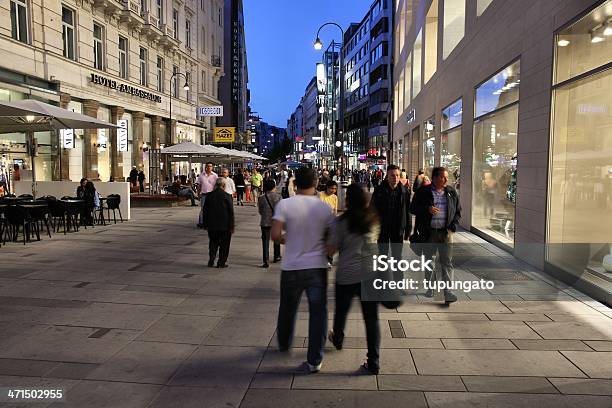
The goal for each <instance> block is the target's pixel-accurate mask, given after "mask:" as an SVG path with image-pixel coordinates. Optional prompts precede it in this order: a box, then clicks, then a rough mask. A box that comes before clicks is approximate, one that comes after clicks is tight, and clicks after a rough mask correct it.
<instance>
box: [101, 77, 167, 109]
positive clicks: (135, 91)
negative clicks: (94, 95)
mask: <svg viewBox="0 0 612 408" xmlns="http://www.w3.org/2000/svg"><path fill="white" fill-rule="evenodd" d="M91 83H92V84H96V85H102V86H105V87H107V88H110V89H115V90H117V92H121V93H125V94H129V95H134V96H138V97H139V98H142V99H148V100H150V101H153V102H157V103H161V101H162V100H161V96H159V95H155V94H153V93H151V92H148V91H145V90H143V89H139V88H135V87H133V86H131V85H127V84H122V83H121V82H117V81H115V80H114V79H110V78H107V77H103V76H102V75H98V74H93V73H92V74H91Z"/></svg>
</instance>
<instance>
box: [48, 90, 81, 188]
mask: <svg viewBox="0 0 612 408" xmlns="http://www.w3.org/2000/svg"><path fill="white" fill-rule="evenodd" d="M70 99H71V97H70V94H67V93H62V94H60V105H59V106H60V108H62V109H68V104H69V103H70ZM75 137H76V136H75ZM58 150H59V162H60V163H59V166H58V167H59V175H58V176H59V178H56V177H55V174H53V180H58V179H59V180H60V181H65V180H70V150H68V149H64V146H63V143H62V139H61V137H60V138H59V140H58ZM53 161H54V162H55V158H54V159H53ZM53 168H54V169H55V166H54V167H53ZM54 173H55V171H54ZM76 181H78V180H76Z"/></svg>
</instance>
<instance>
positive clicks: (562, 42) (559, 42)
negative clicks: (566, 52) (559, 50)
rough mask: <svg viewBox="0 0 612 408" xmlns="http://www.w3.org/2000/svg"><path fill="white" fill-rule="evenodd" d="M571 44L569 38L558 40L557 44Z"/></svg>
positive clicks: (565, 45) (561, 45)
mask: <svg viewBox="0 0 612 408" xmlns="http://www.w3.org/2000/svg"><path fill="white" fill-rule="evenodd" d="M569 44H570V42H569V40H566V39H563V40H559V41H557V45H558V46H559V47H567V46H568V45H569Z"/></svg>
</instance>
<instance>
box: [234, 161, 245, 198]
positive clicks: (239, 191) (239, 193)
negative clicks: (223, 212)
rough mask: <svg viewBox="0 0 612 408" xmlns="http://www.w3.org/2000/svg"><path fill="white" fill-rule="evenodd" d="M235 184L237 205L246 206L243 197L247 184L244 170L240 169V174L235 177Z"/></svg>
mask: <svg viewBox="0 0 612 408" xmlns="http://www.w3.org/2000/svg"><path fill="white" fill-rule="evenodd" d="M234 184H235V185H236V205H242V206H244V202H243V197H244V188H245V183H244V174H243V173H242V169H238V172H237V173H236V174H235V175H234Z"/></svg>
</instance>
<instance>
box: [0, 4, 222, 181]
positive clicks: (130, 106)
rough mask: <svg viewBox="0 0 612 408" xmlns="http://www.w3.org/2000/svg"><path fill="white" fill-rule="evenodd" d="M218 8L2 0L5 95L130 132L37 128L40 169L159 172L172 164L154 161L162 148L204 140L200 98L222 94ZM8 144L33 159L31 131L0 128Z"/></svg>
mask: <svg viewBox="0 0 612 408" xmlns="http://www.w3.org/2000/svg"><path fill="white" fill-rule="evenodd" d="M220 10H221V11H222V4H221V3H220V1H219V0H200V1H195V0H185V1H180V2H179V1H171V0H142V1H127V2H124V3H122V2H97V1H75V0H65V1H52V2H41V1H38V0H32V1H27V2H25V1H21V0H8V1H4V2H2V3H1V4H0V99H1V100H4V101H15V100H20V99H28V98H32V99H38V100H42V101H45V102H49V103H52V104H55V105H59V106H61V107H63V108H67V109H72V110H74V111H76V112H79V113H83V114H86V115H89V116H93V117H97V118H98V119H102V120H105V121H109V122H112V123H118V121H124V122H123V123H127V129H128V132H127V140H118V136H117V131H116V130H97V131H96V130H84V131H83V130H75V131H74V132H68V133H66V132H61V133H53V132H46V133H40V134H36V135H35V136H36V138H37V140H38V144H39V146H40V148H39V156H38V157H37V158H36V162H37V163H36V166H37V179H38V180H40V181H45V180H73V181H78V180H79V179H80V178H81V177H89V178H91V179H94V180H102V181H109V180H110V179H111V178H112V179H115V180H121V179H123V178H125V177H127V176H128V174H129V172H130V170H131V168H132V166H136V167H137V168H140V169H142V170H143V171H144V172H145V176H146V177H147V180H152V179H154V178H158V177H159V176H160V174H161V173H166V174H167V171H168V169H163V168H161V167H162V166H163V165H162V164H160V163H159V162H157V163H156V164H154V163H153V161H157V159H156V157H157V155H154V154H153V152H155V151H157V149H159V148H160V147H163V146H164V145H170V144H174V143H178V142H181V141H186V140H191V141H194V142H196V143H202V142H203V140H204V137H205V131H206V127H209V126H210V124H212V122H211V123H208V122H200V121H199V120H198V118H197V117H196V106H198V105H200V106H207V105H217V104H219V103H220V102H219V100H218V99H217V83H218V80H219V78H220V76H221V72H222V67H220V66H215V64H212V63H211V55H212V54H213V50H214V53H218V52H223V42H222V41H221V39H222V33H223V21H222V20H220V19H219V16H220V15H219V12H220ZM173 73H177V74H176V75H173ZM184 85H187V86H188V88H189V90H185V89H186V88H184ZM170 111H171V116H170ZM121 139H125V136H124V135H123V134H122V135H121ZM0 150H1V151H2V154H3V161H4V165H7V163H8V165H10V166H12V165H13V164H14V163H17V164H20V165H22V166H24V167H25V168H29V167H31V163H29V157H28V156H27V154H26V151H25V138H24V135H23V134H18V133H16V134H3V135H0ZM153 156H155V157H153ZM150 169H153V170H152V173H151V174H149V170H150Z"/></svg>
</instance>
